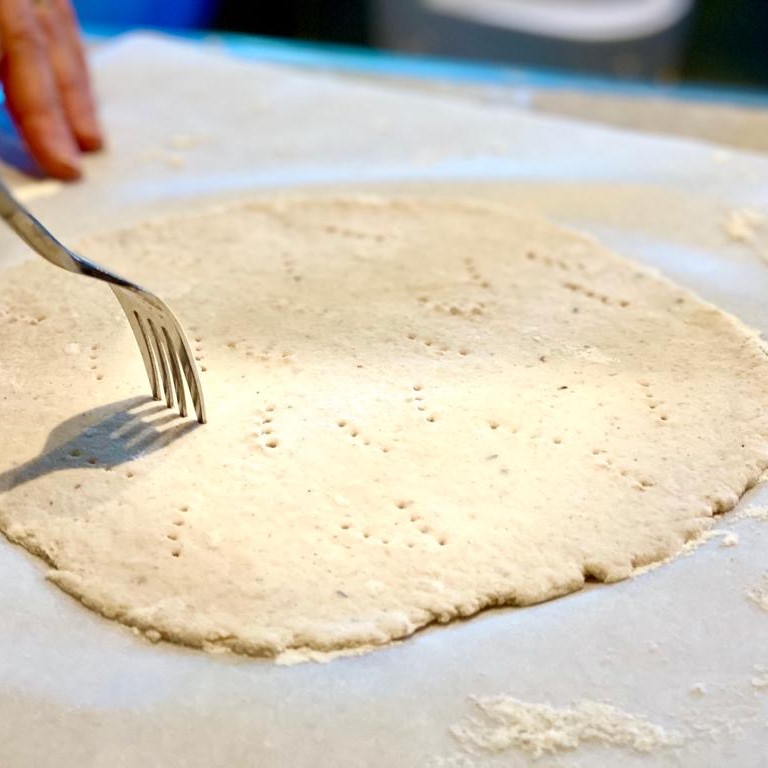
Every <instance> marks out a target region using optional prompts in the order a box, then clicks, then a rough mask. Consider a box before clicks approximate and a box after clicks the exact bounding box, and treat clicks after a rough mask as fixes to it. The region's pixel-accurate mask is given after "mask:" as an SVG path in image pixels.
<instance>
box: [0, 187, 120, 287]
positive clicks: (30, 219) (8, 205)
mask: <svg viewBox="0 0 768 768" xmlns="http://www.w3.org/2000/svg"><path fill="white" fill-rule="evenodd" d="M0 216H2V217H3V219H5V222H6V224H8V226H9V227H10V228H11V229H12V230H13V231H14V232H15V233H16V234H17V235H18V236H19V237H20V238H21V239H22V240H23V241H24V242H25V243H26V244H27V245H28V246H29V247H30V248H32V250H33V251H35V252H36V253H38V254H40V256H42V257H43V258H44V259H46V261H49V262H50V263H51V264H54V265H55V266H57V267H61V269H66V270H67V271H68V272H74V273H76V274H78V275H86V276H88V277H95V278H98V279H100V280H106V281H107V282H109V283H113V284H114V285H120V286H123V287H131V284H130V283H128V282H127V281H126V280H124V279H123V278H122V277H119V276H118V275H115V274H114V273H112V272H109V271H108V270H106V269H102V268H100V267H97V266H96V265H94V264H91V263H90V262H87V261H86V260H85V259H83V258H81V257H80V256H78V255H77V254H76V253H74V252H73V251H70V250H69V248H67V247H66V246H65V245H63V244H62V243H60V242H59V241H58V240H57V239H56V238H55V237H54V236H53V235H52V234H51V233H50V232H49V231H48V230H47V229H46V228H45V227H44V226H43V225H42V224H41V223H40V222H39V221H38V220H37V219H36V218H35V217H34V216H33V215H32V214H31V213H30V212H29V211H28V210H27V209H26V208H25V207H24V206H23V205H22V204H21V203H20V202H19V201H18V200H17V199H16V198H15V197H14V196H13V194H12V193H11V191H10V190H9V189H8V187H7V186H6V185H5V184H4V183H3V181H2V180H0Z"/></svg>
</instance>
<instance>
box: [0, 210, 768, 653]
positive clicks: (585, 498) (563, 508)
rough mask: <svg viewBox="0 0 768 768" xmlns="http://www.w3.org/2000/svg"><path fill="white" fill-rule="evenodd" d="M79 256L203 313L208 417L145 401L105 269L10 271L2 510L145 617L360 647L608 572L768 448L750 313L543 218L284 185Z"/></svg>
mask: <svg viewBox="0 0 768 768" xmlns="http://www.w3.org/2000/svg"><path fill="white" fill-rule="evenodd" d="M82 250H83V251H84V252H85V253H87V254H89V255H90V256H92V257H93V258H94V259H96V260H97V261H100V262H104V263H105V264H108V265H109V266H111V267H113V268H114V269H116V270H118V271H121V272H124V273H125V274H126V275H129V276H131V277H132V278H134V279H136V280H138V281H140V282H142V283H144V284H146V285H148V286H151V287H152V288H153V289H154V290H155V291H157V292H158V293H159V294H160V295H161V296H163V297H164V298H166V299H168V300H169V302H170V303H171V304H172V306H173V307H174V308H175V309H176V311H177V313H178V314H179V315H180V316H181V318H183V319H184V320H185V321H186V323H187V324H188V329H189V330H190V335H191V336H192V337H193V338H194V345H195V348H196V355H197V357H198V358H199V362H200V365H201V366H202V367H203V369H204V372H203V373H202V376H203V381H204V386H205V393H206V396H207V399H208V408H209V417H210V423H209V424H208V425H207V426H205V427H203V428H198V427H195V426H194V425H193V424H192V423H191V421H186V422H181V421H180V420H178V419H176V420H174V419H173V418H172V414H171V413H170V412H168V411H165V410H163V408H162V406H160V405H158V404H156V403H151V402H148V401H147V399H146V398H144V397H142V396H143V394H144V393H145V392H146V390H147V383H146V380H145V375H144V372H143V369H142V367H141V362H140V359H139V355H138V352H137V350H136V347H135V342H134V341H133V338H132V336H131V334H130V331H129V328H128V325H127V323H126V321H125V319H124V318H123V317H122V316H121V313H120V310H119V307H118V305H117V303H116V302H115V301H114V299H113V297H112V296H111V295H110V293H109V291H108V290H106V289H105V288H104V287H103V286H100V285H97V284H92V283H89V282H88V281H84V280H82V279H79V278H76V277H73V276H71V275H68V274H66V273H63V272H60V271H57V270H55V269H52V268H51V267H50V266H49V265H47V264H45V263H43V262H42V261H34V262H31V263H27V264H24V265H22V266H20V267H17V268H15V269H13V270H9V271H7V272H6V273H4V274H3V275H2V282H1V283H0V349H2V355H1V356H0V360H1V362H0V365H1V366H2V367H0V384H1V385H2V393H3V399H2V401H0V418H1V419H2V424H3V427H4V440H3V442H2V446H0V494H2V495H0V524H1V525H2V528H3V530H4V531H5V533H6V535H7V536H8V537H9V538H10V539H11V540H12V541H15V542H18V543H21V544H23V545H24V546H25V547H27V548H28V549H29V550H30V551H32V552H35V553H36V554H39V555H41V556H42V557H44V558H45V559H46V561H47V562H48V563H49V564H50V566H51V570H50V573H49V578H50V579H51V580H52V581H54V582H55V583H56V584H58V585H59V586H60V587H61V588H62V589H65V590H66V591H67V592H69V593H71V594H72V595H75V596H77V597H78V598H80V599H81V600H82V601H83V603H85V604H86V605H88V606H90V607H92V608H93V609H95V610H98V611H100V612H101V613H103V614H104V615H105V616H108V617H110V618H115V619H118V620H120V621H122V622H124V623H126V624H128V625H131V626H134V627H138V628H140V629H141V630H143V631H144V632H147V633H148V634H149V635H150V636H151V637H152V638H155V639H157V638H160V637H162V638H165V639H170V640H173V641H176V642H180V643H186V644H189V645H193V646H201V647H204V648H208V649H210V650H218V649H233V650H235V651H238V652H244V653H250V654H264V655H276V654H279V653H280V652H283V651H285V650H288V649H315V650H332V649H343V648H353V647H359V646H364V645H376V644H381V643H385V642H387V641H389V640H391V639H393V638H398V637H403V636H406V635H408V634H410V633H412V632H414V631H415V630H416V629H418V628H419V627H422V626H424V625H426V624H428V623H430V622H433V621H448V620H450V619H451V618H453V617H455V616H469V615H471V614H473V613H475V612H477V611H479V610H481V609H482V608H484V607H486V606H490V605H500V604H510V605H528V604H531V603H535V602H538V601H541V600H546V599H548V598H552V597H555V596H557V595H562V594H565V593H567V592H570V591H573V590H577V589H579V588H580V587H581V586H582V585H583V584H584V581H585V579H586V578H588V577H593V578H595V579H599V580H603V581H615V580H618V579H623V578H626V577H627V576H629V575H630V574H632V572H633V569H635V568H638V567H640V566H643V565H647V564H649V563H652V562H655V561H658V560H661V559H663V558H666V557H668V556H669V555H671V554H674V553H676V552H678V551H679V550H680V548H681V547H682V546H683V544H684V543H685V542H686V540H689V539H690V538H692V537H695V536H696V535H698V534H699V533H701V532H702V530H704V529H705V528H706V527H707V526H708V523H709V521H710V518H711V515H712V514H713V512H722V511H724V510H727V509H729V508H730V507H731V506H732V505H733V504H734V503H735V502H736V500H737V499H738V498H739V496H740V494H741V493H742V492H743V491H744V490H745V488H747V487H748V486H749V485H750V484H752V483H753V482H754V481H755V480H756V479H757V477H758V476H759V475H760V473H761V471H762V470H763V469H764V468H765V466H766V463H767V461H766V457H767V456H768V408H766V407H765V406H766V402H767V401H768V362H767V361H766V356H765V353H764V350H763V348H762V346H761V343H760V342H759V340H758V339H757V337H756V336H755V335H754V334H753V333H751V332H750V331H748V330H746V329H745V328H744V327H743V326H741V325H740V324H739V323H738V322H737V321H735V320H734V319H733V318H731V317H729V316H727V315H725V314H723V313H722V312H720V311H718V310H717V309H715V308H714V307H711V306H709V305H707V304H704V303H703V302H701V301H699V300H698V299H695V298H694V297H692V296H691V295H690V294H689V293H687V292H685V291H683V290H682V289H680V288H678V287H676V286H674V285H672V284H671V283H669V282H667V281H665V280H663V279H662V278H660V277H658V276H656V275H655V274H654V273H652V272H650V271H649V270H647V269H645V268H641V267H639V266H638V265H636V264H633V263H631V262H629V261H626V260H624V259H622V258H619V257H617V256H615V255H613V254H612V253H610V252H608V251H607V250H606V249H604V248H602V247H601V246H600V245H598V244H597V243H595V242H593V241H592V240H590V239H587V238H585V237H582V236H580V235H577V234H574V233H571V232H567V231H565V230H563V229H561V228H559V227H557V226H555V225H553V224H551V223H549V222H546V221H544V220H539V219H537V218H535V217H533V216H530V215H527V214H526V215H520V214H517V213H515V212H513V211H510V210H507V209H505V208H502V207H492V206H488V205H473V204H469V203H467V204H460V203H452V202H445V201H437V200H435V201H429V200H421V201H419V200H381V199H357V198H348V199H329V198H317V199H306V200H290V199H286V200H282V201H273V202H255V203H249V204H242V205H240V206H236V207H231V208H227V209H217V210H214V211H210V212H205V213H201V214H195V215H191V216H188V217H184V218H178V219H174V220H165V221H158V222H154V223H148V224H146V225H143V226H139V227H137V228H134V229H131V230H126V231H122V232H119V233H117V234H112V235H109V236H104V237H100V238H95V239H92V240H90V241H89V242H87V243H85V244H83V246H82Z"/></svg>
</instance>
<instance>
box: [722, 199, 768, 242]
mask: <svg viewBox="0 0 768 768" xmlns="http://www.w3.org/2000/svg"><path fill="white" fill-rule="evenodd" d="M764 222H765V216H763V214H762V213H760V212H759V211H755V210H753V209H751V208H742V209H739V210H734V211H730V213H729V214H728V216H727V217H726V219H725V222H724V223H723V229H724V230H725V233H726V234H727V235H728V237H730V238H731V240H735V241H736V242H739V243H753V242H754V241H755V238H756V237H757V229H758V227H760V226H761V225H762V224H763V223H764Z"/></svg>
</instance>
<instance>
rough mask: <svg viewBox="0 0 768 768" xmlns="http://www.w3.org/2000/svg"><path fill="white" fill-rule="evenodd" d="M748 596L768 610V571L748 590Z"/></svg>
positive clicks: (757, 604)
mask: <svg viewBox="0 0 768 768" xmlns="http://www.w3.org/2000/svg"><path fill="white" fill-rule="evenodd" d="M747 597H748V598H749V599H750V600H751V601H752V602H753V603H754V604H755V605H756V606H757V607H758V608H762V609H763V610H764V611H768V573H764V574H763V575H762V578H761V579H760V581H759V583H758V584H757V585H756V586H755V587H753V588H752V589H750V590H749V591H748V592H747Z"/></svg>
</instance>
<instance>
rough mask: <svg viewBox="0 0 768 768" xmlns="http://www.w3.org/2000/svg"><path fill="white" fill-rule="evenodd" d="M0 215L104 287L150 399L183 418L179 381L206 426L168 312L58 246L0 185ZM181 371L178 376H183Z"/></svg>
mask: <svg viewBox="0 0 768 768" xmlns="http://www.w3.org/2000/svg"><path fill="white" fill-rule="evenodd" d="M0 216H2V217H3V218H4V219H5V221H6V222H7V224H8V226H9V227H10V228H11V229H12V230H13V231H14V232H16V234H17V235H18V236H19V237H20V238H21V239H22V240H24V242H25V243H26V244H27V245H28V246H29V247H30V248H32V250H34V251H36V252H37V253H38V254H40V256H42V257H43V258H44V259H46V260H47V261H49V262H50V263H51V264H54V265H56V266H57V267H61V269H66V270H67V271H68V272H74V273H75V274H78V275H85V276H86V277H92V278H95V279H96V280H101V281H102V282H105V283H108V284H109V287H110V288H111V289H112V292H113V293H114V294H115V297H116V298H117V300H118V301H119V302H120V306H121V307H122V308H123V312H125V316H126V317H127V318H128V323H129V324H130V326H131V330H132V331H133V335H134V336H135V337H136V342H137V343H138V345H139V350H140V351H141V357H142V359H143V361H144V367H145V368H146V370H147V376H148V377H149V384H150V387H151V388H152V397H153V399H155V400H160V399H161V389H160V387H161V383H162V391H163V393H164V395H165V402H166V405H167V406H168V408H173V406H174V396H175V400H176V402H177V403H178V406H179V414H180V415H181V416H182V417H185V416H186V415H187V398H186V394H185V392H184V380H185V379H186V383H187V388H188V389H189V394H190V396H191V398H192V403H193V404H194V407H195V413H196V414H197V420H198V421H199V422H200V423H201V424H205V421H206V416H205V402H204V400H203V389H202V386H201V383H200V375H199V374H198V372H197V366H196V365H195V363H194V356H193V354H192V349H191V347H190V345H189V341H188V340H187V337H186V336H185V334H184V330H183V329H182V327H181V325H180V324H179V321H178V320H177V319H176V317H175V316H174V314H173V312H171V310H170V308H169V307H168V306H167V305H166V304H165V303H164V302H162V301H161V300H160V299H159V298H157V296H155V295H154V294H152V293H150V292H149V291H147V290H145V289H144V288H141V287H139V286H138V285H136V284H135V283H131V282H130V281H128V280H125V279H124V278H122V277H120V276H119V275H116V274H114V273H113V272H110V271H108V270H106V269H104V268H103V267H100V266H99V265H98V264H95V263H93V262H92V261H88V260H87V259H85V258H83V257H82V256H80V255H79V254H77V253H75V252H74V251H70V250H69V248H67V247H65V246H64V245H62V244H61V243H60V242H59V241H58V240H57V239H56V238H55V237H54V236H53V235H52V234H51V233H50V232H49V231H48V230H47V229H46V228H45V227H44V226H43V225H42V224H41V223H40V222H39V221H38V220H37V219H36V218H35V217H34V216H33V215H32V214H31V213H30V212H29V211H28V210H27V209H26V208H25V207H24V206H23V205H22V204H21V203H20V202H19V201H18V200H17V199H16V198H15V197H14V196H13V195H12V194H11V192H10V190H9V189H8V188H7V187H6V186H5V184H3V182H2V181H0ZM182 373H183V377H182Z"/></svg>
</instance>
